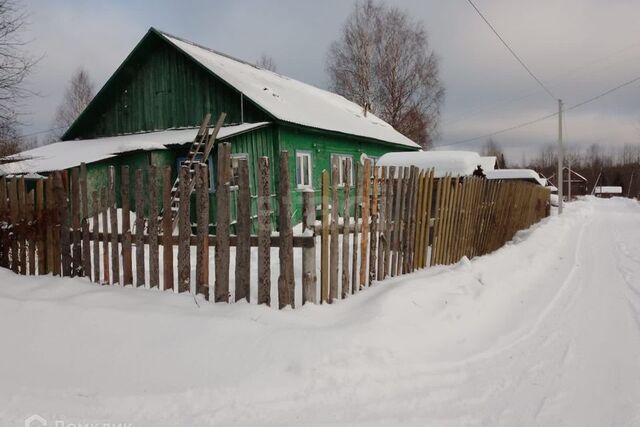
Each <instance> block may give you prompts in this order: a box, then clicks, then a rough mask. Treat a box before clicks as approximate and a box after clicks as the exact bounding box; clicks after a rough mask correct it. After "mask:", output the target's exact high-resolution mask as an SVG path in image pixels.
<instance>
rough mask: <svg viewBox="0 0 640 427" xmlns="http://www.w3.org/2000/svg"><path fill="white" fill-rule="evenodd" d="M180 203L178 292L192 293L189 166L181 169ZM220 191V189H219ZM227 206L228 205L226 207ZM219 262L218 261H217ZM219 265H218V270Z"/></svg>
mask: <svg viewBox="0 0 640 427" xmlns="http://www.w3.org/2000/svg"><path fill="white" fill-rule="evenodd" d="M179 174H180V181H179V184H178V185H179V191H180V201H179V205H178V235H179V236H180V240H179V243H178V292H179V293H182V292H191V246H190V244H189V237H190V236H191V219H190V218H189V214H190V211H191V194H190V193H189V188H191V187H190V186H191V179H190V178H191V177H190V176H189V168H188V167H187V166H184V165H183V166H181V167H180V172H179ZM218 190H219V191H220V188H218ZM225 206H226V205H225ZM216 261H217V260H216ZM217 268H218V265H217V263H216V269H217Z"/></svg>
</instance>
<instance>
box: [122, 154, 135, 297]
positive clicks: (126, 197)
mask: <svg viewBox="0 0 640 427" xmlns="http://www.w3.org/2000/svg"><path fill="white" fill-rule="evenodd" d="M120 191H121V192H120V199H121V205H122V284H123V285H124V286H126V285H132V284H133V265H132V258H131V208H130V197H131V196H130V193H129V166H127V165H124V166H122V169H121V171H120Z"/></svg>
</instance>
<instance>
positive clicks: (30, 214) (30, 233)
mask: <svg viewBox="0 0 640 427" xmlns="http://www.w3.org/2000/svg"><path fill="white" fill-rule="evenodd" d="M35 211H36V199H35V191H34V190H31V191H29V193H27V215H26V216H27V244H28V249H29V256H28V258H29V270H28V271H29V274H30V275H31V276H35V275H36V241H37V239H36V233H35Z"/></svg>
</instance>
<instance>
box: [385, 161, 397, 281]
mask: <svg viewBox="0 0 640 427" xmlns="http://www.w3.org/2000/svg"><path fill="white" fill-rule="evenodd" d="M388 172H389V173H388V174H387V194H386V198H387V207H386V211H387V214H386V222H387V224H386V225H385V231H384V236H383V237H384V276H383V278H387V277H389V275H390V274H391V264H390V263H391V251H392V249H393V246H392V244H393V218H394V210H393V207H394V196H395V192H394V189H395V185H394V184H395V182H396V167H395V166H391V167H390V168H389V169H388Z"/></svg>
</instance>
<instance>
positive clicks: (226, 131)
mask: <svg viewBox="0 0 640 427" xmlns="http://www.w3.org/2000/svg"><path fill="white" fill-rule="evenodd" d="M267 124H268V123H266V122H263V123H245V124H241V125H234V126H225V127H223V128H221V129H220V131H219V132H218V137H217V139H218V140H220V139H224V138H229V137H231V136H233V135H237V134H239V133H243V132H247V131H249V130H252V129H256V128H259V127H263V126H266V125H267ZM211 132H213V130H211ZM197 134H198V129H171V130H165V131H159V132H147V133H137V134H131V135H122V136H112V137H106V138H95V139H84V140H82V139H77V140H72V141H61V142H56V143H54V144H49V145H44V146H42V147H38V148H34V149H32V150H27V151H23V152H21V153H18V154H14V155H12V156H9V157H7V160H8V161H9V162H10V163H5V164H2V165H0V175H10V174H24V173H36V172H51V171H55V170H64V169H69V168H73V167H76V166H80V163H82V162H84V163H91V162H97V161H99V160H104V159H108V158H111V157H114V156H116V155H118V154H121V153H126V152H130V151H137V150H165V149H166V148H167V146H169V145H175V144H185V143H191V142H192V141H193V140H194V138H195V137H196V135H197Z"/></svg>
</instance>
